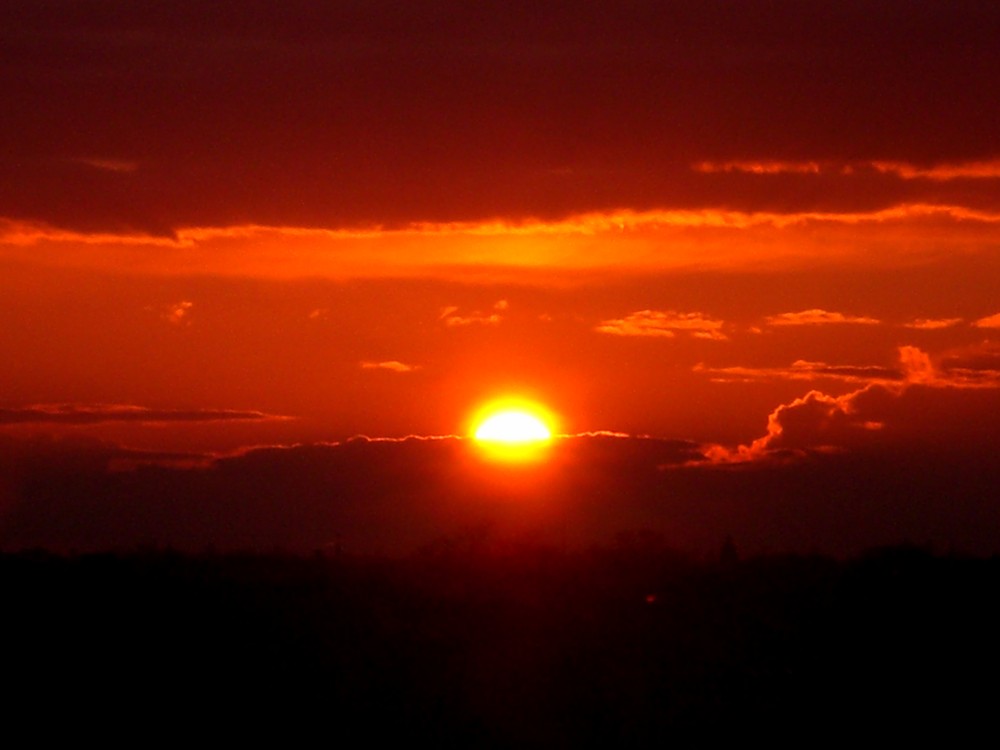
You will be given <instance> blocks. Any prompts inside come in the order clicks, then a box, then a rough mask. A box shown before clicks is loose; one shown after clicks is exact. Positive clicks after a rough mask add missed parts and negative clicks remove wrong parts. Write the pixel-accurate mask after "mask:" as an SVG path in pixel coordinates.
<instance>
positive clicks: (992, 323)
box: [973, 313, 1000, 328]
mask: <svg viewBox="0 0 1000 750" xmlns="http://www.w3.org/2000/svg"><path fill="white" fill-rule="evenodd" d="M973 325H974V326H976V328H1000V313H997V314H996V315H990V316H989V317H986V318H980V319H979V320H977V321H976V322H975V323H973Z"/></svg>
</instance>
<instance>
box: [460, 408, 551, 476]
mask: <svg viewBox="0 0 1000 750" xmlns="http://www.w3.org/2000/svg"><path fill="white" fill-rule="evenodd" d="M553 422H554V420H553V417H552V415H551V414H550V413H549V412H548V411H546V410H545V409H543V408H542V407H541V406H538V405H537V404H533V403H530V402H524V401H502V402H494V403H492V404H490V405H488V406H487V407H485V408H483V409H482V410H480V411H479V413H478V414H477V415H476V417H475V418H474V420H473V423H472V437H473V438H474V439H475V441H476V444H477V445H478V446H479V447H481V448H482V449H483V451H484V453H485V454H486V455H487V456H489V457H490V458H495V459H500V460H507V461H525V460H537V459H539V458H541V457H542V456H543V455H544V453H545V450H546V449H547V448H548V447H549V445H550V444H551V442H552V426H551V425H552V424H553Z"/></svg>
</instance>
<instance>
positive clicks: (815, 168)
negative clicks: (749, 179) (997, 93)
mask: <svg viewBox="0 0 1000 750" xmlns="http://www.w3.org/2000/svg"><path fill="white" fill-rule="evenodd" d="M691 169H692V170H694V171H695V172H701V173H703V174H716V173H720V172H721V173H727V172H728V173H742V174H751V175H778V174H799V175H819V174H823V175H836V176H840V177H845V178H850V177H854V176H857V175H863V174H865V173H868V174H870V173H872V172H875V173H878V174H885V175H892V176H894V177H898V178H900V179H903V180H933V181H935V182H947V181H949V180H960V179H997V178H1000V160H984V161H970V162H954V163H948V164H935V165H932V166H926V167H925V166H918V165H915V164H911V163H908V162H901V161H879V160H875V161H829V162H820V161H781V160H756V161H755V160H736V161H701V162H697V163H696V164H693V165H691Z"/></svg>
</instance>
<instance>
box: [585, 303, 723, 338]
mask: <svg viewBox="0 0 1000 750" xmlns="http://www.w3.org/2000/svg"><path fill="white" fill-rule="evenodd" d="M723 325H725V323H724V321H722V320H717V319H715V318H709V317H707V316H706V315H704V314H703V313H700V312H692V313H680V312H676V311H674V310H638V311H636V312H634V313H631V314H629V315H626V316H625V317H624V318H612V319H610V320H604V321H601V322H600V323H598V324H597V326H595V328H594V330H595V331H598V332H600V333H610V334H612V335H615V336H650V337H660V338H673V337H674V336H676V335H677V332H678V331H681V332H685V333H688V334H690V335H691V336H694V337H696V338H703V339H710V340H714V341H725V340H726V339H727V338H728V337H727V336H726V335H725V334H724V333H723V332H722V327H723Z"/></svg>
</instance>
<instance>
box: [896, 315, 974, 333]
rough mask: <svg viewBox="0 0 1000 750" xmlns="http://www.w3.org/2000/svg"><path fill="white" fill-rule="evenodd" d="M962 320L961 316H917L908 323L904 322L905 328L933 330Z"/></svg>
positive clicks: (948, 326)
mask: <svg viewBox="0 0 1000 750" xmlns="http://www.w3.org/2000/svg"><path fill="white" fill-rule="evenodd" d="M961 322H962V319H961V318H917V319H916V320H914V321H911V322H909V323H904V325H905V326H906V327H907V328H916V329H918V330H923V331H933V330H937V329H939V328H951V327H953V326H957V325H958V324H959V323H961Z"/></svg>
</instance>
